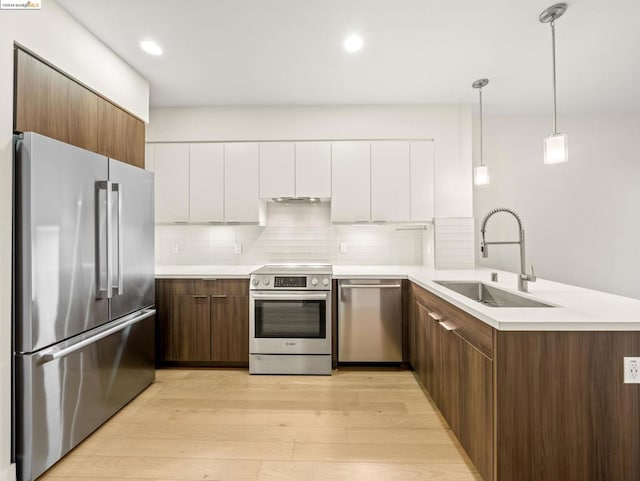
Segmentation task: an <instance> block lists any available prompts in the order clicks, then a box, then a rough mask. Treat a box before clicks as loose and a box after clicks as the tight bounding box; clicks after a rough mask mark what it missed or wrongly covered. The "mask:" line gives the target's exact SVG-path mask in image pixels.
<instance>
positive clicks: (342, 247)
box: [340, 242, 349, 254]
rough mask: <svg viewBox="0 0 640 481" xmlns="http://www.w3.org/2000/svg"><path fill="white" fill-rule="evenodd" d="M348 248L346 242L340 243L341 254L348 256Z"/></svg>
mask: <svg viewBox="0 0 640 481" xmlns="http://www.w3.org/2000/svg"><path fill="white" fill-rule="evenodd" d="M348 250H349V249H348V246H347V243H346V242H340V254H346V253H347V251H348Z"/></svg>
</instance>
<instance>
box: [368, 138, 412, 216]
mask: <svg viewBox="0 0 640 481" xmlns="http://www.w3.org/2000/svg"><path fill="white" fill-rule="evenodd" d="M410 163H411V162H410V156H409V142H407V141H395V140H394V141H374V142H371V220H372V221H387V222H405V221H408V220H410V216H411V212H410V199H411V193H410V191H409V189H410V184H411V179H410V177H411V173H410Z"/></svg>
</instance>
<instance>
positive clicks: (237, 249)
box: [233, 242, 242, 254]
mask: <svg viewBox="0 0 640 481" xmlns="http://www.w3.org/2000/svg"><path fill="white" fill-rule="evenodd" d="M233 252H234V253H235V254H242V244H241V243H240V242H236V243H235V244H233Z"/></svg>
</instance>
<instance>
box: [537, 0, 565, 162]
mask: <svg viewBox="0 0 640 481" xmlns="http://www.w3.org/2000/svg"><path fill="white" fill-rule="evenodd" d="M566 10H567V4H566V3H556V4H555V5H551V6H550V7H549V8H547V9H545V11H544V12H542V13H541V14H540V17H539V19H540V22H541V23H548V24H550V25H551V51H552V60H553V134H551V135H550V136H549V137H546V138H545V139H544V141H543V143H542V147H543V151H544V163H545V164H547V165H549V164H561V163H563V162H567V161H568V160H569V148H568V145H567V136H566V135H565V134H561V133H558V129H557V126H556V123H557V122H556V117H557V113H556V25H555V21H556V20H557V19H558V18H560V17H561V16H562V14H563V13H564V12H565V11H566Z"/></svg>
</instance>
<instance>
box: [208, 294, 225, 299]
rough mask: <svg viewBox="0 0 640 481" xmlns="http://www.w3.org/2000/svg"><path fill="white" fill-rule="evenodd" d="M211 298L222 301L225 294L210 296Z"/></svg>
mask: <svg viewBox="0 0 640 481" xmlns="http://www.w3.org/2000/svg"><path fill="white" fill-rule="evenodd" d="M211 297H213V298H215V299H224V298H225V297H227V295H226V294H211Z"/></svg>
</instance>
